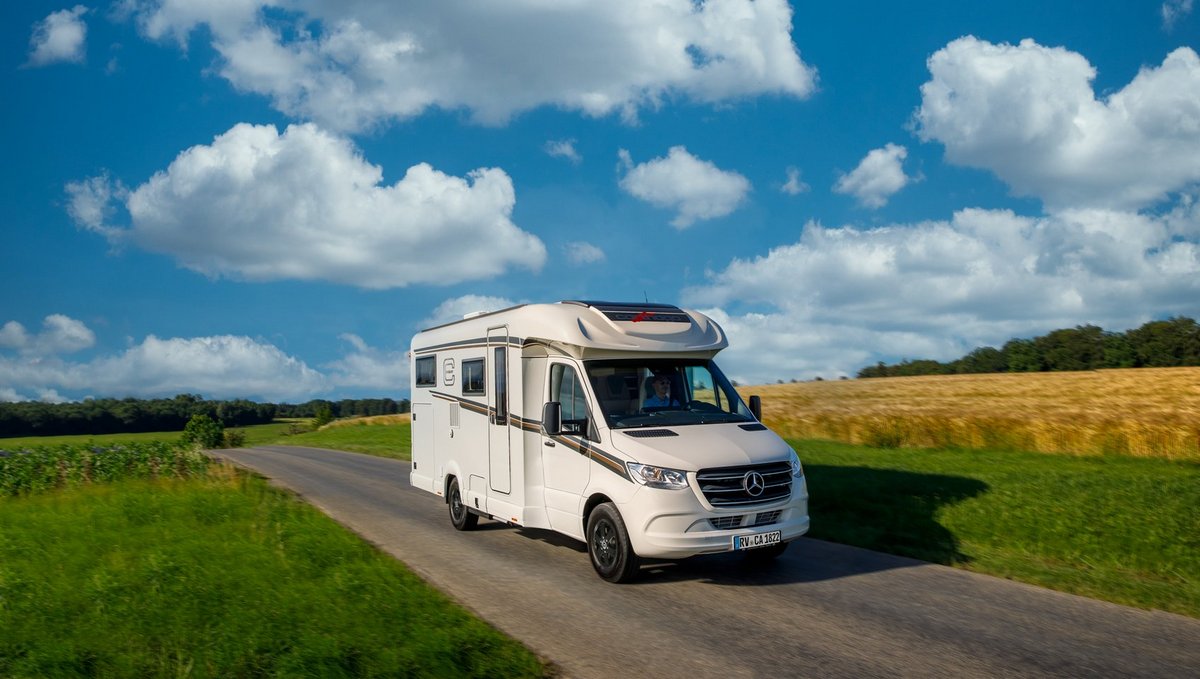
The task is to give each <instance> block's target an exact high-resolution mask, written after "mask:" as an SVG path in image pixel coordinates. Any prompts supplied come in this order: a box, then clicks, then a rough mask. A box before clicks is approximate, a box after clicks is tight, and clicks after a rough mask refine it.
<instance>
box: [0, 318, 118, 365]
mask: <svg viewBox="0 0 1200 679" xmlns="http://www.w3.org/2000/svg"><path fill="white" fill-rule="evenodd" d="M95 343H96V335H95V334H94V333H93V332H92V331H91V329H89V328H88V327H87V325H85V324H84V323H83V322H82V321H77V320H75V319H74V318H71V317H69V316H64V315H62V314H51V315H49V316H47V317H46V318H45V319H43V320H42V331H41V332H40V333H37V334H32V335H31V334H30V333H29V331H27V330H26V329H25V326H23V325H21V324H20V323H18V322H17V321H8V322H7V323H5V324H4V325H3V326H0V349H13V350H16V351H17V352H18V353H20V354H23V355H28V356H52V355H56V354H70V353H74V352H76V351H81V350H83V349H87V348H88V347H91V346H92V345H93V344H95Z"/></svg>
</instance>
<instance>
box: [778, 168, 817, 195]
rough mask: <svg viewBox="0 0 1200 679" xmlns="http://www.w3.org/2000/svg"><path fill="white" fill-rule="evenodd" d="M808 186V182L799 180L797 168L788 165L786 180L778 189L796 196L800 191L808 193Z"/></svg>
mask: <svg viewBox="0 0 1200 679" xmlns="http://www.w3.org/2000/svg"><path fill="white" fill-rule="evenodd" d="M810 188H811V187H810V186H809V185H808V184H806V183H804V182H802V181H800V170H799V168H795V167H789V168H788V169H787V181H786V182H784V183H783V186H781V187H779V190H780V191H782V192H784V193H786V194H787V195H789V196H798V195H800V194H802V193H808V191H809V189H810Z"/></svg>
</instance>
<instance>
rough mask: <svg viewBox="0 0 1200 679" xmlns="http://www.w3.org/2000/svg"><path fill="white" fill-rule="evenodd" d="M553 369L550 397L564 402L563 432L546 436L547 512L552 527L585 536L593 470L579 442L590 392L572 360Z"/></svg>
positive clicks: (553, 365)
mask: <svg viewBox="0 0 1200 679" xmlns="http://www.w3.org/2000/svg"><path fill="white" fill-rule="evenodd" d="M549 372H550V375H549V378H550V379H549V380H548V381H549V387H550V389H549V397H548V398H547V401H558V402H559V403H561V404H562V435H561V436H559V437H558V438H557V440H555V439H551V438H549V437H547V436H545V435H544V434H543V436H542V469H543V470H544V473H545V479H546V481H545V482H546V516H547V517H548V518H549V519H550V527H551V528H553V529H555V530H557V531H561V532H563V533H566V534H567V535H572V536H574V537H577V538H580V539H582V538H583V524H582V523H580V520H579V512H580V506H581V505H582V504H583V491H584V489H585V488H587V484H588V474H589V473H591V463H590V462H589V458H588V456H587V455H586V454H583V453H581V452H580V451H579V444H580V443H581V442H582V441H584V440H586V439H587V432H588V407H587V396H586V394H585V392H584V390H583V381H582V380H581V379H580V375H579V373H578V372H577V371H576V370H575V367H574V366H572V365H571V364H569V363H562V362H552V363H551V364H550V371H549ZM568 442H570V443H574V444H575V445H570V443H568Z"/></svg>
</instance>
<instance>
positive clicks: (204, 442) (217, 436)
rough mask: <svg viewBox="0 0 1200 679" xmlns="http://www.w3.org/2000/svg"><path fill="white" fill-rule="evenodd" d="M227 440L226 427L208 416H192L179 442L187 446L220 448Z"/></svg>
mask: <svg viewBox="0 0 1200 679" xmlns="http://www.w3.org/2000/svg"><path fill="white" fill-rule="evenodd" d="M224 439H225V427H224V426H223V425H222V424H221V423H220V422H217V421H216V420H214V419H212V418H211V417H209V416H208V415H192V419H190V420H188V423H187V426H186V427H184V428H183V436H181V437H179V442H180V443H182V444H183V445H185V446H191V445H196V446H200V447H201V448H220V447H221V445H222V444H223V443H224Z"/></svg>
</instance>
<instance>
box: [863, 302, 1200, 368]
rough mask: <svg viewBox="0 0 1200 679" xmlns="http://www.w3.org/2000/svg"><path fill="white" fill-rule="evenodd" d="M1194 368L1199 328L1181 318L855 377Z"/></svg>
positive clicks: (1077, 331) (1071, 331) (1199, 353)
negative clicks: (1122, 330) (1124, 329)
mask: <svg viewBox="0 0 1200 679" xmlns="http://www.w3.org/2000/svg"><path fill="white" fill-rule="evenodd" d="M1179 366H1200V326H1198V325H1197V324H1196V321H1195V320H1193V319H1191V318H1187V317H1183V316H1180V317H1176V318H1171V319H1169V320H1165V321H1150V322H1149V323H1146V324H1144V325H1142V326H1141V327H1139V328H1134V329H1131V330H1127V331H1125V332H1107V331H1105V330H1104V329H1102V328H1100V327H1099V326H1095V325H1080V326H1076V327H1074V328H1064V329H1061V330H1054V331H1052V332H1050V333H1048V334H1046V335H1042V336H1041V337H1034V338H1033V339H1011V340H1009V341H1008V342H1006V343H1005V344H1004V346H1003V347H1001V348H999V349H997V348H995V347H979V348H978V349H975V350H974V351H972V352H970V353H969V354H967V355H966V356H963V357H962V358H959V359H956V360H953V361H949V362H947V363H942V362H940V361H934V360H929V359H921V360H915V361H909V360H903V361H901V362H899V363H895V364H891V365H888V364H885V363H883V362H882V361H880V362H879V363H878V364H876V365H873V366H868V367H866V368H863V369H862V370H859V371H858V377H908V376H913V375H956V374H968V373H1003V372H1052V371H1063V370H1100V369H1102V368H1171V367H1179Z"/></svg>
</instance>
